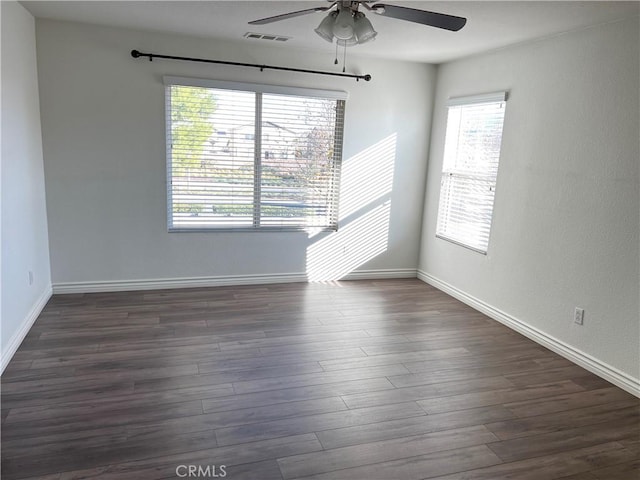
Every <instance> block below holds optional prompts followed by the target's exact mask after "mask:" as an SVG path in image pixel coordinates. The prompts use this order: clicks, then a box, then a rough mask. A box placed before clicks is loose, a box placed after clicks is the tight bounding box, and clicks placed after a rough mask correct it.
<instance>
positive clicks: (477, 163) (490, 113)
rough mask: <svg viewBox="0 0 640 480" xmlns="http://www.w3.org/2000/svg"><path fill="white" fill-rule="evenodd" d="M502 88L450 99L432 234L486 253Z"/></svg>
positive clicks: (502, 105) (497, 155) (499, 135)
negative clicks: (436, 209) (492, 92)
mask: <svg viewBox="0 0 640 480" xmlns="http://www.w3.org/2000/svg"><path fill="white" fill-rule="evenodd" d="M505 100H506V93H499V94H491V95H483V96H478V97H466V98H457V99H452V100H451V101H450V102H449V109H448V116H447V131H446V137H445V149H444V161H443V168H442V179H441V186H440V202H439V211H438V225H437V229H436V235H437V236H438V237H440V238H444V239H447V240H450V241H453V242H455V243H459V244H461V245H463V246H466V247H468V248H471V249H473V250H476V251H479V252H481V253H486V252H487V248H488V245H489V234H490V230H491V219H492V215H493V203H494V196H495V190H496V179H497V175H498V163H499V159H500V146H501V142H502V127H503V122H504V111H505Z"/></svg>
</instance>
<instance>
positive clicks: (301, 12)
mask: <svg viewBox="0 0 640 480" xmlns="http://www.w3.org/2000/svg"><path fill="white" fill-rule="evenodd" d="M334 5H335V4H334ZM332 7H333V5H332V6H331V7H315V8H307V9H306V10H298V11H297V12H289V13H283V14H282V15H275V16H273V17H267V18H261V19H259V20H253V21H252V22H249V25H265V24H267V23H272V22H279V21H280V20H286V19H287V18H293V17H300V16H302V15H307V14H309V13H315V12H326V11H327V10H329V9H331V8H332Z"/></svg>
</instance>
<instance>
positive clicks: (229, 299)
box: [0, 279, 640, 480]
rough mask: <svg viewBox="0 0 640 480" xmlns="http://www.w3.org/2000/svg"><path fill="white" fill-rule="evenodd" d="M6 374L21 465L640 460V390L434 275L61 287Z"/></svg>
mask: <svg viewBox="0 0 640 480" xmlns="http://www.w3.org/2000/svg"><path fill="white" fill-rule="evenodd" d="M1 383H2V385H1V391H0V401H1V408H0V411H1V414H2V415H1V422H2V427H1V428H2V448H1V465H0V468H1V472H0V473H1V475H2V478H3V479H5V478H6V479H9V480H12V479H16V480H18V479H20V480H25V479H29V478H31V479H33V480H35V479H40V480H70V479H100V480H116V479H117V480H155V479H175V478H177V476H176V467H178V466H179V465H193V466H195V467H204V468H211V466H212V465H217V466H220V465H225V468H226V472H227V475H226V478H230V479H232V480H241V479H256V480H258V479H259V480H270V479H274V480H284V479H285V478H286V479H287V480H289V479H291V478H296V477H300V476H304V477H303V478H305V479H307V480H309V479H310V478H317V479H321V478H322V479H329V478H334V479H339V480H346V479H354V480H365V479H366V480H369V479H384V480H391V479H394V480H396V479H397V480H407V479H415V480H422V479H425V478H433V477H438V478H440V479H441V480H443V479H447V480H453V479H467V480H471V479H475V480H481V479H484V480H501V479H504V480H506V479H510V480H555V479H556V478H557V479H560V478H564V479H565V480H578V479H579V480H605V479H607V480H615V479H625V480H631V479H633V480H636V477H637V475H636V474H637V473H638V472H637V471H638V468H639V464H638V459H639V458H640V438H639V437H638V430H639V428H640V414H639V412H640V400H638V399H637V398H635V397H633V396H632V395H630V394H628V393H626V392H624V391H622V390H621V389H619V388H617V387H614V386H613V385H611V384H610V383H608V382H606V381H605V380H602V379H601V378H599V377H597V376H595V375H593V374H592V373H590V372H588V371H586V370H584V369H582V368H581V367H579V366H577V365H574V364H572V363H571V362H569V361H568V360H567V359H565V358H562V357H560V356H558V355H557V354H555V353H554V352H552V351H550V350H548V349H546V348H544V347H542V346H540V345H537V344H535V343H533V342H532V341H531V340H529V339H527V338H525V337H523V336H522V335H520V334H519V333H517V332H515V331H513V330H510V329H509V328H507V327H506V326H504V325H502V324H499V323H497V322H495V321H493V320H491V319H489V318H488V317H487V316H485V315H484V314H482V313H480V312H477V311H475V310H473V309H472V308H471V307H469V306H467V305H464V304H462V303H460V302H458V301H457V300H455V299H453V298H452V297H450V296H448V295H446V294H444V293H442V292H441V291H438V290H437V289H435V288H433V287H431V286H429V285H427V284H425V283H423V282H421V281H419V280H417V279H399V280H394V279H388V280H387V279H383V280H363V281H353V282H334V283H327V284H311V283H299V284H272V285H259V286H253V285H246V286H228V287H215V288H206V287H199V288H191V289H173V290H149V291H138V292H135V291H131V292H115V293H109V292H101V293H89V294H72V295H54V296H53V297H52V298H51V299H50V300H49V302H48V303H47V305H46V306H45V307H44V309H43V311H42V312H41V314H40V316H39V317H38V319H37V320H36V322H35V323H34V325H33V327H32V328H31V330H30V331H29V332H28V334H27V335H26V337H25V339H24V341H23V342H22V344H21V346H20V348H19V349H18V351H17V352H16V354H15V356H14V358H13V360H12V361H11V362H10V363H9V365H8V366H7V368H6V369H5V372H4V373H3V375H2V378H1ZM638 478H639V480H640V477H638Z"/></svg>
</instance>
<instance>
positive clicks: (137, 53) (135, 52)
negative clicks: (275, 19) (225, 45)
mask: <svg viewBox="0 0 640 480" xmlns="http://www.w3.org/2000/svg"><path fill="white" fill-rule="evenodd" d="M131 56H132V57H133V58H140V57H148V58H149V61H150V62H152V61H153V59H154V57H155V58H165V59H167V60H181V61H185V62H200V63H214V64H217V65H234V66H236V67H253V68H259V69H260V71H261V72H264V70H265V69H271V70H281V71H286V72H299V73H312V74H315V75H330V76H333V77H346V78H355V79H356V81H360V79H362V80H364V81H365V82H368V81H370V80H371V75H369V74H366V75H356V74H351V73H336V72H323V71H321V70H307V69H304V68H291V67H278V66H275V65H258V64H255V63H240V62H228V61H225V60H208V59H206V58H192V57H177V56H174V55H160V54H156V53H143V52H140V51H139V50H131Z"/></svg>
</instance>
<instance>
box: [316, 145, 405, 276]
mask: <svg viewBox="0 0 640 480" xmlns="http://www.w3.org/2000/svg"><path fill="white" fill-rule="evenodd" d="M396 137H397V134H395V133H394V134H392V135H389V136H388V137H387V138H385V139H383V140H381V141H379V142H378V143H376V144H375V145H372V146H371V147H369V148H367V149H365V150H363V151H361V152H359V153H357V154H356V155H354V156H353V157H351V158H349V159H347V160H346V161H345V162H343V165H342V179H341V185H340V209H339V211H340V218H339V223H338V224H339V228H338V231H337V232H334V233H331V234H329V235H328V236H326V237H323V238H322V239H321V240H318V241H317V242H315V243H313V244H312V245H310V246H309V247H308V248H307V278H308V280H309V281H310V282H325V281H332V280H339V279H341V278H343V277H344V276H346V275H348V274H349V273H351V272H352V271H354V270H355V269H357V268H358V267H359V266H361V265H363V264H365V263H366V262H368V261H369V260H371V259H373V258H374V257H376V256H377V255H380V254H381V253H383V252H384V251H386V250H387V245H388V240H389V216H390V213H391V192H392V189H393V168H394V164H395V159H396Z"/></svg>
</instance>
